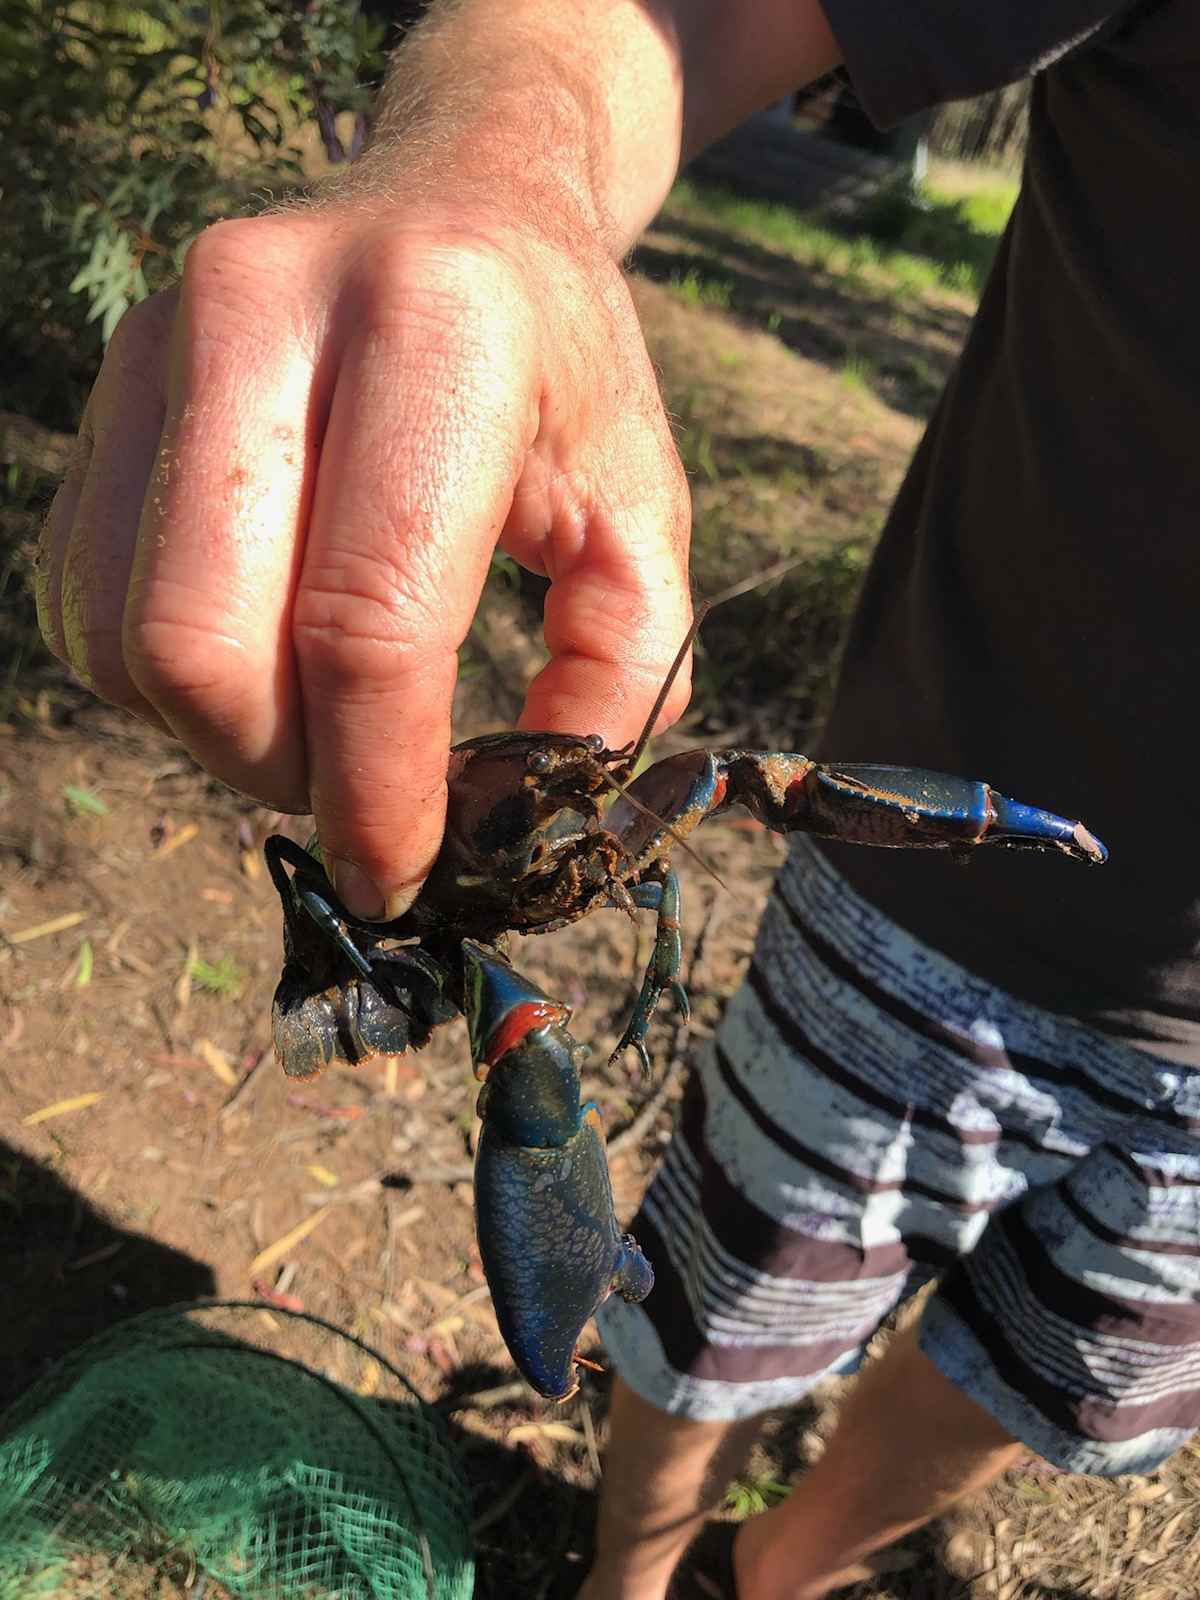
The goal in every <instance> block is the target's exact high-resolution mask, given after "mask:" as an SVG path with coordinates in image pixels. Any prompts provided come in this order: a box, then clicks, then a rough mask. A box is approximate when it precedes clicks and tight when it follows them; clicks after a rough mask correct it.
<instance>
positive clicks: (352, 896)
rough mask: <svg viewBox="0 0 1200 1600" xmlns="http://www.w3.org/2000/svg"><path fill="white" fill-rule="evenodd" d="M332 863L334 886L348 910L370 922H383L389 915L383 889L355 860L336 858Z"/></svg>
mask: <svg viewBox="0 0 1200 1600" xmlns="http://www.w3.org/2000/svg"><path fill="white" fill-rule="evenodd" d="M332 865H333V886H334V888H335V889H336V890H337V892H338V898H339V899H340V900H341V902H342V904H343V905H344V906H345V907H346V910H347V911H349V912H350V913H351V915H353V916H356V917H363V918H364V919H366V920H367V921H369V922H381V921H382V920H383V919H384V917H386V915H387V911H386V909H385V906H384V899H383V893H382V891H381V890H379V889H377V888H376V887H375V885H374V884H373V883H372V882H371V880H370V878H368V877H367V875H366V873H365V872H364V871H363V869H362V868H361V867H358V866H355V864H354V862H353V861H338V860H336V859H335V860H334V861H333V863H332Z"/></svg>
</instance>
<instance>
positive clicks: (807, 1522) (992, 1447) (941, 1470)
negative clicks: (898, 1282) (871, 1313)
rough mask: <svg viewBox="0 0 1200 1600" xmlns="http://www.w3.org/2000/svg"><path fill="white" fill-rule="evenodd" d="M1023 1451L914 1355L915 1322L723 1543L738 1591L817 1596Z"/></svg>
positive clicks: (749, 1595)
mask: <svg viewBox="0 0 1200 1600" xmlns="http://www.w3.org/2000/svg"><path fill="white" fill-rule="evenodd" d="M1027 1454H1028V1451H1027V1450H1026V1447H1025V1446H1024V1445H1023V1444H1020V1443H1019V1442H1018V1441H1017V1440H1015V1439H1014V1438H1013V1437H1012V1435H1011V1434H1009V1433H1007V1432H1006V1431H1005V1430H1004V1429H1003V1428H1002V1427H1001V1426H1000V1424H999V1423H997V1422H996V1421H995V1420H994V1419H993V1418H992V1417H991V1416H990V1415H989V1413H988V1412H987V1411H985V1410H984V1409H983V1408H982V1407H981V1406H979V1405H977V1404H976V1402H975V1401H973V1400H971V1399H969V1398H968V1397H967V1396H966V1395H965V1394H964V1393H963V1392H962V1390H961V1389H959V1388H958V1387H957V1386H956V1385H955V1384H953V1383H951V1382H950V1380H949V1379H948V1378H945V1377H943V1376H942V1374H941V1373H940V1372H939V1371H938V1369H937V1367H935V1366H934V1364H933V1363H932V1361H930V1359H929V1358H928V1356H926V1355H923V1354H922V1352H921V1349H920V1345H919V1331H918V1329H917V1328H916V1327H909V1328H906V1329H905V1330H904V1331H903V1332H901V1333H899V1334H897V1336H896V1337H895V1338H894V1339H893V1340H892V1341H891V1343H890V1344H889V1345H888V1347H887V1349H886V1350H885V1351H884V1353H883V1355H882V1356H881V1357H880V1358H879V1360H878V1361H874V1362H871V1363H870V1365H868V1366H867V1367H866V1368H865V1369H864V1371H863V1373H862V1375H861V1377H860V1378H859V1379H858V1381H857V1382H856V1383H855V1385H854V1388H853V1390H852V1391H851V1393H850V1396H849V1398H848V1399H847V1401H846V1404H845V1406H844V1407H843V1409H842V1412H841V1415H840V1416H839V1418H838V1424H837V1429H836V1431H835V1432H834V1435H833V1438H832V1439H831V1440H830V1443H829V1448H828V1449H827V1450H826V1452H825V1454H824V1455H823V1456H822V1457H821V1459H820V1461H818V1462H817V1464H816V1465H815V1466H814V1467H813V1468H812V1469H811V1470H810V1471H808V1472H807V1473H805V1475H804V1477H803V1478H802V1479H801V1480H800V1482H799V1483H798V1484H797V1485H796V1487H795V1488H794V1489H793V1490H792V1492H791V1494H790V1495H789V1496H788V1498H787V1499H786V1500H784V1501H782V1502H781V1503H780V1504H779V1505H777V1506H775V1507H774V1508H773V1509H772V1510H770V1511H768V1512H766V1513H765V1514H764V1515H762V1516H759V1517H754V1518H751V1520H750V1521H749V1522H747V1523H745V1524H744V1526H743V1527H742V1529H741V1530H740V1532H739V1534H738V1537H737V1541H736V1543H735V1545H734V1571H735V1573H736V1576H737V1593H738V1600H821V1597H822V1596H824V1595H827V1594H830V1593H831V1592H832V1591H833V1590H835V1589H838V1588H841V1587H842V1586H843V1585H844V1584H848V1583H854V1582H856V1581H857V1580H859V1579H860V1578H865V1577H868V1576H869V1575H870V1568H869V1567H868V1566H866V1565H864V1563H865V1562H866V1560H867V1558H868V1557H869V1556H871V1555H873V1554H874V1553H875V1552H876V1551H878V1550H882V1549H884V1548H885V1547H886V1546H887V1545H889V1544H893V1543H894V1542H895V1541H896V1540H897V1539H899V1538H902V1537H903V1535H904V1534H906V1533H909V1532H911V1531H912V1530H913V1529H914V1528H919V1527H920V1526H921V1525H922V1524H923V1523H925V1522H928V1521H929V1520H930V1519H931V1518H933V1517H937V1516H940V1515H941V1514H942V1512H944V1511H946V1510H947V1509H948V1508H949V1507H950V1506H951V1505H953V1504H954V1502H955V1501H956V1500H961V1499H962V1498H963V1497H964V1496H965V1495H968V1494H971V1493H974V1492H975V1491H976V1490H978V1489H981V1488H983V1487H984V1485H985V1484H987V1483H990V1482H991V1480H992V1479H993V1478H995V1477H997V1476H998V1475H999V1474H1000V1473H1001V1472H1003V1471H1005V1470H1006V1469H1007V1468H1008V1467H1010V1466H1012V1465H1013V1463H1014V1462H1015V1461H1017V1460H1019V1459H1020V1458H1021V1457H1022V1456H1024V1455H1027Z"/></svg>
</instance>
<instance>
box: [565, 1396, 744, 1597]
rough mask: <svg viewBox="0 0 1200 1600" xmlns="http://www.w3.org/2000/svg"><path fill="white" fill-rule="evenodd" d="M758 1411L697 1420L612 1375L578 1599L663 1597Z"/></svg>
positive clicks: (723, 1484) (731, 1473) (722, 1489)
mask: <svg viewBox="0 0 1200 1600" xmlns="http://www.w3.org/2000/svg"><path fill="white" fill-rule="evenodd" d="M758 1427H759V1419H758V1418H757V1417H751V1418H745V1419H742V1420H740V1421H720V1422H697V1421H694V1420H693V1419H692V1418H690V1417H683V1416H672V1415H671V1414H670V1413H669V1412H665V1411H660V1410H659V1409H658V1407H657V1406H653V1405H651V1404H650V1402H649V1401H648V1400H643V1399H642V1398H641V1396H640V1395H638V1394H636V1393H635V1392H634V1390H633V1389H631V1388H630V1387H629V1385H628V1384H626V1383H623V1382H622V1381H621V1379H620V1378H618V1379H617V1380H616V1381H615V1382H614V1384H613V1392H612V1400H611V1403H610V1406H609V1443H608V1449H607V1451H606V1453H605V1460H604V1480H603V1486H602V1491H601V1496H600V1511H599V1517H598V1520H597V1525H596V1553H595V1557H594V1560H593V1564H592V1570H591V1573H590V1574H589V1576H588V1580H587V1583H586V1584H585V1585H584V1587H583V1589H582V1590H581V1592H580V1597H579V1600H663V1596H665V1595H666V1593H667V1588H668V1585H669V1583H670V1579H671V1574H672V1572H673V1571H674V1570H675V1566H676V1564H677V1562H678V1561H679V1558H680V1556H681V1555H682V1554H683V1552H684V1550H685V1549H686V1548H687V1546H688V1545H689V1544H690V1543H691V1540H692V1537H693V1535H694V1534H695V1533H696V1532H697V1531H698V1530H699V1528H700V1525H701V1523H702V1522H703V1521H704V1519H705V1517H706V1516H707V1515H708V1514H709V1512H711V1511H712V1510H713V1509H714V1508H715V1506H716V1505H718V1504H719V1502H720V1500H721V1497H722V1495H723V1494H724V1492H725V1487H726V1485H727V1484H728V1482H729V1480H730V1478H732V1477H733V1476H734V1475H735V1474H736V1472H737V1470H738V1468H739V1466H740V1465H741V1463H742V1461H743V1460H744V1459H745V1456H746V1454H747V1452H748V1451H749V1449H750V1446H751V1445H752V1444H753V1442H754V1438H755V1435H756V1434H757V1432H758Z"/></svg>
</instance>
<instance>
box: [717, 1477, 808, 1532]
mask: <svg viewBox="0 0 1200 1600" xmlns="http://www.w3.org/2000/svg"><path fill="white" fill-rule="evenodd" d="M790 1493H791V1486H790V1485H789V1484H786V1483H779V1482H778V1481H777V1480H776V1479H775V1478H753V1477H750V1476H749V1475H743V1476H739V1477H736V1478H735V1479H734V1480H733V1482H732V1483H731V1484H730V1485H729V1488H728V1489H727V1490H726V1491H725V1503H724V1509H725V1510H726V1511H727V1512H728V1513H729V1515H730V1516H731V1517H732V1518H733V1519H734V1521H735V1522H744V1521H745V1520H746V1518H747V1517H756V1516H758V1515H759V1513H760V1512H762V1511H769V1510H770V1509H771V1507H772V1506H776V1505H778V1504H779V1502H780V1501H781V1500H786V1499H787V1497H788V1495H789V1494H790Z"/></svg>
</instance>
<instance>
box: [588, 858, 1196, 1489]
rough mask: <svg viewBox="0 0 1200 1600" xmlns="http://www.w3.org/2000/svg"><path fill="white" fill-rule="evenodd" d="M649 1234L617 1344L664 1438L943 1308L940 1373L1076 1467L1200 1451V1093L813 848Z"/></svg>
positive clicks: (775, 1398) (695, 1101)
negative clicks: (854, 885)
mask: <svg viewBox="0 0 1200 1600" xmlns="http://www.w3.org/2000/svg"><path fill="white" fill-rule="evenodd" d="M632 1231H633V1232H634V1234H635V1235H636V1237H637V1238H638V1240H639V1242H640V1243H641V1245H642V1246H643V1248H644V1249H645V1251H646V1254H647V1255H648V1256H649V1257H650V1260H651V1261H652V1262H653V1264H654V1269H655V1273H656V1275H657V1281H656V1284H655V1287H654V1289H653V1291H652V1293H651V1295H650V1298H649V1299H648V1300H647V1301H645V1302H644V1303H643V1304H642V1305H640V1306H630V1305H626V1304H625V1303H624V1302H623V1301H621V1300H619V1299H618V1298H617V1297H616V1296H613V1297H612V1298H611V1299H610V1300H609V1301H608V1302H607V1304H606V1306H605V1307H604V1309H603V1311H602V1312H601V1315H600V1327H601V1332H602V1334H603V1337H604V1340H605V1343H606V1345H607V1347H608V1350H609V1353H610V1355H611V1356H612V1359H613V1362H614V1365H615V1366H616V1368H617V1370H618V1371H619V1372H620V1373H621V1375H622V1376H623V1377H624V1378H625V1380H626V1381H627V1382H628V1383H629V1384H630V1385H631V1387H632V1388H633V1389H634V1390H635V1391H637V1392H638V1393H639V1394H640V1395H641V1396H642V1397H643V1398H644V1399H646V1400H648V1401H650V1402H651V1404H653V1405H655V1406H658V1407H659V1408H660V1409H661V1410H664V1411H669V1412H675V1413H679V1414H682V1415H684V1416H690V1417H694V1418H697V1419H716V1418H736V1417H746V1416H752V1415H754V1414H755V1413H757V1412H760V1411H764V1410H766V1409H768V1408H771V1407H774V1406H778V1405H782V1404H786V1403H788V1402H791V1401H795V1400H798V1399H799V1398H800V1397H801V1396H803V1395H804V1394H805V1393H806V1392H807V1391H808V1390H809V1389H810V1388H812V1387H813V1386H814V1385H815V1384H816V1383H817V1382H819V1381H820V1380H821V1379H822V1378H825V1377H828V1376H830V1375H832V1374H839V1373H847V1372H852V1371H854V1370H855V1368H856V1367H857V1365H858V1363H859V1361H860V1359H861V1355H862V1350H863V1347H864V1345H865V1343H866V1341H867V1340H868V1339H869V1338H870V1337H871V1335H872V1334H873V1333H874V1332H875V1330H876V1329H877V1327H878V1326H879V1324H880V1322H881V1320H882V1319H883V1318H885V1317H886V1316H887V1315H888V1314H889V1313H890V1312H891V1311H892V1310H893V1309H894V1308H895V1307H896V1306H897V1305H898V1304H899V1303H900V1302H901V1301H902V1300H903V1299H904V1298H905V1297H906V1295H908V1294H909V1293H911V1292H912V1291H913V1290H914V1289H916V1288H918V1287H919V1286H921V1284H923V1283H925V1282H927V1281H928V1280H929V1279H930V1278H937V1279H939V1280H940V1281H939V1284H938V1288H937V1290H936V1292H935V1293H934V1294H933V1296H932V1298H931V1299H930V1300H929V1302H928V1304H927V1306H926V1309H925V1312H924V1315H923V1319H922V1332H921V1339H922V1348H923V1349H924V1350H925V1352H926V1354H927V1355H928V1356H929V1357H930V1358H931V1359H932V1360H933V1362H934V1363H935V1364H936V1365H937V1367H938V1368H939V1369H940V1370H941V1371H942V1372H943V1373H944V1374H945V1375H946V1376H947V1377H948V1378H950V1379H951V1381H952V1382H954V1383H955V1384H956V1385H958V1386H959V1388H961V1389H963V1390H964V1391H965V1392H966V1393H967V1394H968V1395H970V1396H971V1397H972V1398H974V1399H975V1400H976V1401H977V1402H978V1403H979V1404H980V1405H982V1406H983V1407H984V1408H985V1409H986V1410H987V1411H989V1412H990V1413H991V1414H992V1415H993V1416H994V1417H995V1418H996V1419H997V1420H998V1421H999V1422H1000V1423H1001V1424H1002V1426H1003V1427H1005V1428H1006V1429H1007V1430H1008V1431H1009V1432H1010V1433H1011V1434H1013V1435H1014V1436H1015V1437H1016V1438H1018V1439H1020V1440H1022V1441H1023V1442H1024V1443H1025V1444H1027V1445H1028V1446H1029V1447H1030V1449H1031V1450H1034V1451H1036V1452H1037V1453H1038V1454H1039V1455H1041V1456H1043V1457H1045V1458H1046V1459H1047V1460H1049V1461H1050V1462H1052V1463H1054V1464H1055V1465H1057V1466H1059V1467H1062V1468H1065V1469H1067V1470H1069V1471H1077V1472H1099V1473H1121V1472H1146V1471H1149V1470H1151V1469H1152V1468H1153V1467H1155V1466H1157V1465H1158V1463H1159V1462H1161V1461H1162V1460H1163V1459H1164V1458H1165V1457H1166V1456H1168V1455H1170V1454H1171V1452H1172V1451H1173V1450H1175V1449H1176V1448H1177V1447H1178V1446H1179V1445H1180V1444H1182V1443H1183V1442H1184V1441H1185V1440H1186V1439H1187V1438H1188V1437H1189V1436H1190V1435H1191V1434H1192V1433H1193V1432H1194V1431H1195V1430H1196V1429H1198V1428H1200V1069H1193V1068H1190V1067H1186V1066H1180V1065H1179V1064H1178V1063H1176V1062H1170V1061H1165V1060H1162V1059H1160V1058H1158V1057H1155V1056H1152V1055H1148V1054H1147V1053H1145V1052H1144V1051H1140V1050H1136V1049H1134V1048H1133V1047H1132V1046H1129V1045H1127V1044H1124V1043H1123V1042H1122V1041H1120V1040H1117V1039H1113V1038H1109V1037H1106V1036H1104V1035H1102V1034H1098V1033H1096V1032H1095V1031H1093V1030H1091V1029H1089V1028H1085V1027H1083V1026H1081V1025H1080V1024H1078V1023H1076V1022H1073V1021H1072V1020H1071V1019H1070V1018H1068V1017H1063V1016H1059V1015H1057V1014H1055V1013H1053V1012H1049V1011H1043V1010H1040V1009H1039V1008H1037V1007H1035V1006H1031V1005H1027V1004H1025V1003H1024V1002H1022V1001H1019V1000H1017V999H1015V998H1014V997H1013V996H1012V995H1009V994H1007V993H1005V992H1004V991H1003V990H1001V989H997V988H994V987H993V986H992V985H991V984H989V983H987V982H985V981H984V980H983V979H982V978H979V977H976V976H975V975H974V974H972V973H970V972H966V971H964V970H963V968H961V967H959V966H957V965H956V964H955V963H954V962H953V961H951V960H949V959H948V958H947V957H946V956H944V955H942V954H939V953H938V952H937V951H935V950H933V949H931V948H930V947H929V946H927V945H924V944H921V943H920V942H918V941H917V940H915V939H913V938H912V937H911V936H910V935H909V934H907V933H905V932H904V931H903V930H902V929H900V928H898V927H897V926H896V924H895V923H893V922H892V921H891V920H890V918H888V917H885V916H884V915H883V914H882V913H880V912H879V911H877V910H875V909H874V908H873V907H872V906H870V905H869V904H868V903H867V902H866V901H864V900H863V899H862V898H861V897H860V896H858V895H857V894H856V893H855V892H854V890H853V889H851V888H850V886H849V885H848V884H847V883H846V882H845V880H844V879H843V878H841V877H840V876H839V874H838V873H837V872H836V870H835V869H834V868H833V867H832V866H831V865H830V863H829V862H828V861H827V860H826V858H825V857H824V856H823V855H822V854H821V853H820V851H819V850H818V849H817V848H816V847H815V846H814V845H812V844H811V843H809V842H808V841H802V842H801V843H800V844H799V845H798V846H797V847H796V848H795V849H794V850H793V853H792V855H791V857H790V859H789V862H788V864H787V866H786V867H785V868H784V870H783V872H782V873H781V875H780V878H779V881H778V883H777V885H776V888H775V892H774V894H773V896H772V898H771V900H770V902H769V904H768V907H767V911H766V913H765V916H764V919H763V923H762V926H761V928H760V931H759V936H758V943H757V946H756V949H755V954H754V960H753V963H752V965H751V968H750V971H749V973H748V975H747V978H746V980H745V982H744V983H743V985H742V987H741V989H740V990H739V991H738V993H737V994H736V995H735V996H734V997H733V999H732V1001H731V1002H730V1005H729V1008H728V1010H727V1012H726V1015H725V1018H724V1020H723V1022H722V1024H721V1027H720V1030H719V1032H718V1035H717V1037H716V1039H715V1041H713V1043H712V1044H711V1045H709V1046H708V1047H706V1049H705V1050H704V1052H703V1055H702V1059H701V1062H700V1064H699V1066H698V1068H697V1070H696V1072H694V1073H693V1075H692V1078H691V1080H690V1082H689V1085H688V1088H687V1091H686V1093H685V1097H684V1102H683V1106H682V1110H681V1115H680V1121H679V1125H678V1127H677V1129H676V1133H675V1137H674V1139H673V1140H672V1143H671V1146H670V1149H669V1150H668V1152H667V1156H666V1159H665V1161H664V1163H663V1166H662V1169H661V1171H660V1172H659V1174H658V1176H657V1178H656V1179H655V1181H654V1183H653V1185H652V1186H651V1188H650V1190H649V1192H648V1193H647V1196H646V1199H645V1201H644V1203H643V1206H642V1210H641V1213H640V1215H639V1216H638V1218H637V1220H636V1221H635V1222H634V1224H633V1225H632Z"/></svg>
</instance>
